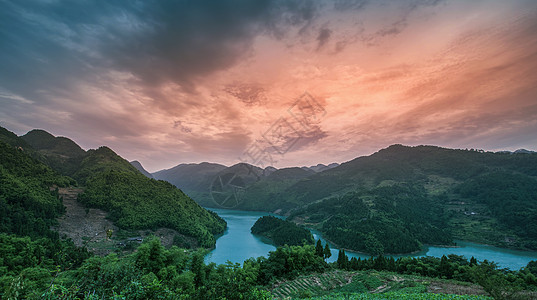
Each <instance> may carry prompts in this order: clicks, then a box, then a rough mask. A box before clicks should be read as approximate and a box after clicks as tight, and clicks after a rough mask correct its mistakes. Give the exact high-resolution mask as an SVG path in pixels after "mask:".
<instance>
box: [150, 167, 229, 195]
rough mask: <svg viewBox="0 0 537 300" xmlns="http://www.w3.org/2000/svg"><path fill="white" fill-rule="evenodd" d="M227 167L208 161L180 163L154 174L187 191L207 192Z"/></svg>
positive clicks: (155, 176) (156, 177)
mask: <svg viewBox="0 0 537 300" xmlns="http://www.w3.org/2000/svg"><path fill="white" fill-rule="evenodd" d="M226 168H227V167H226V166H224V165H220V164H214V163H208V162H202V163H199V164H180V165H177V166H175V167H173V168H170V169H166V170H161V171H158V172H155V173H153V174H152V175H153V177H154V178H155V179H159V180H166V181H168V182H169V183H171V184H173V185H175V186H177V187H178V188H180V189H182V190H183V191H185V192H186V193H189V192H206V191H207V190H208V187H209V185H210V183H211V181H212V180H213V178H214V176H216V174H218V172H220V171H222V170H224V169H226Z"/></svg>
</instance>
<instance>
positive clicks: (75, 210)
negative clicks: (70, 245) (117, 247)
mask: <svg viewBox="0 0 537 300" xmlns="http://www.w3.org/2000/svg"><path fill="white" fill-rule="evenodd" d="M58 192H59V194H60V197H63V205H64V206H65V210H66V211H65V214H64V215H63V216H61V217H60V218H58V223H59V224H58V226H57V227H56V228H54V229H55V230H57V231H58V233H59V234H60V237H67V238H70V239H71V240H73V242H74V243H75V245H77V246H87V247H88V250H90V251H93V252H95V253H96V254H99V255H106V254H108V253H110V252H111V251H108V250H106V249H105V248H111V249H112V248H113V246H114V242H113V241H111V240H109V239H108V238H107V237H106V231H107V230H108V229H111V230H113V231H114V232H116V231H117V230H118V228H117V227H116V226H115V225H114V224H113V223H112V221H110V220H108V219H106V216H107V213H106V212H105V211H103V210H100V209H96V208H90V209H86V208H85V207H84V206H83V205H82V204H80V203H79V202H78V201H77V197H78V194H79V193H82V192H83V190H82V189H80V188H60V189H59V190H58ZM94 243H103V244H110V245H109V246H110V247H105V248H103V249H97V248H90V245H91V244H94ZM99 248H101V247H99Z"/></svg>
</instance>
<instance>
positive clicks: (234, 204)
mask: <svg viewBox="0 0 537 300" xmlns="http://www.w3.org/2000/svg"><path fill="white" fill-rule="evenodd" d="M337 166H339V164H337V163H333V164H330V165H328V166H327V165H323V164H318V165H316V166H311V167H301V168H298V167H292V168H282V169H277V168H274V167H271V166H269V167H266V168H264V169H262V168H259V167H257V166H253V165H251V164H247V163H238V164H235V165H233V166H230V167H227V166H224V165H221V164H216V163H208V162H203V163H199V164H195V163H191V164H180V165H177V166H175V167H173V168H170V169H165V170H161V171H157V172H155V173H152V174H151V175H152V176H153V178H155V179H159V180H165V181H168V182H170V183H171V184H173V185H175V186H177V187H178V188H180V189H181V190H183V191H184V192H185V193H186V194H188V195H189V196H191V197H193V199H195V200H196V201H197V202H198V203H199V204H200V205H202V206H207V207H220V208H241V209H248V208H249V207H247V206H244V205H247V203H244V202H243V201H242V199H241V198H242V196H243V195H242V194H243V193H244V191H245V190H246V189H247V188H249V187H251V186H252V185H254V184H256V183H258V182H260V181H261V182H276V181H286V182H291V181H293V182H294V181H296V180H298V179H302V178H305V177H307V176H310V175H313V174H315V173H318V172H322V171H325V170H329V169H331V168H334V167H337ZM142 173H143V172H142ZM231 194H233V195H232V196H231V197H230V195H231Z"/></svg>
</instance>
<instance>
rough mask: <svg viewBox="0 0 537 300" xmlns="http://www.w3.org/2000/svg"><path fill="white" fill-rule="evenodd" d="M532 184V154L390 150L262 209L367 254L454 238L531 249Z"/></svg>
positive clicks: (278, 196) (319, 177) (286, 192)
mask: <svg viewBox="0 0 537 300" xmlns="http://www.w3.org/2000/svg"><path fill="white" fill-rule="evenodd" d="M536 176H537V154H531V153H514V154H507V153H491V152H482V151H475V150H470V151H468V150H453V149H445V148H439V147H433V146H418V147H406V146H402V145H394V146H391V147H389V148H387V149H383V150H380V151H379V152H377V153H375V154H373V155H371V156H367V157H360V158H357V159H354V160H352V161H350V162H347V163H344V164H342V165H341V166H339V167H336V168H333V169H331V170H327V171H324V172H321V173H317V174H315V175H312V176H309V177H307V178H305V179H302V180H300V181H298V182H297V183H295V184H293V185H291V186H289V187H287V188H285V189H282V190H279V191H276V192H273V194H272V197H271V198H270V201H267V208H268V210H274V209H275V208H277V207H280V208H282V209H283V210H287V211H290V212H291V219H292V220H295V221H297V222H303V223H306V224H308V225H309V226H312V227H314V228H317V229H318V230H320V231H321V232H323V233H324V234H325V235H326V237H327V238H328V239H330V240H333V242H335V243H336V244H340V245H342V246H344V247H347V248H350V249H355V250H361V251H365V252H369V253H382V252H387V253H398V252H409V251H413V250H417V249H419V248H420V247H421V244H425V243H427V244H449V243H450V241H451V239H452V238H458V239H464V240H471V241H477V242H482V243H490V244H495V245H499V246H505V247H513V248H524V249H537V245H536V243H535V241H536V238H537V235H536V233H537V232H536V231H535V228H533V226H527V224H537V223H536V220H537V207H536V205H537V192H536V188H535V187H537V179H536ZM470 224H472V225H471V226H470ZM517 224H526V225H517Z"/></svg>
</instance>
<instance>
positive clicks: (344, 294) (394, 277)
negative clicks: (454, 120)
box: [271, 270, 491, 299]
mask: <svg viewBox="0 0 537 300" xmlns="http://www.w3.org/2000/svg"><path fill="white" fill-rule="evenodd" d="M271 292H272V294H273V296H274V297H275V298H276V299H296V298H311V297H317V298H312V299H491V298H489V297H486V296H485V292H484V291H483V289H482V288H481V287H479V286H477V285H471V284H467V283H461V282H456V281H451V280H442V279H431V278H426V277H420V276H406V275H400V274H396V273H391V272H378V271H358V272H347V271H341V270H337V271H331V272H326V273H322V274H312V275H309V276H301V277H299V278H297V279H295V280H292V281H286V282H280V283H277V284H275V285H274V286H273V288H272V290H271ZM458 294H461V295H458Z"/></svg>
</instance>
